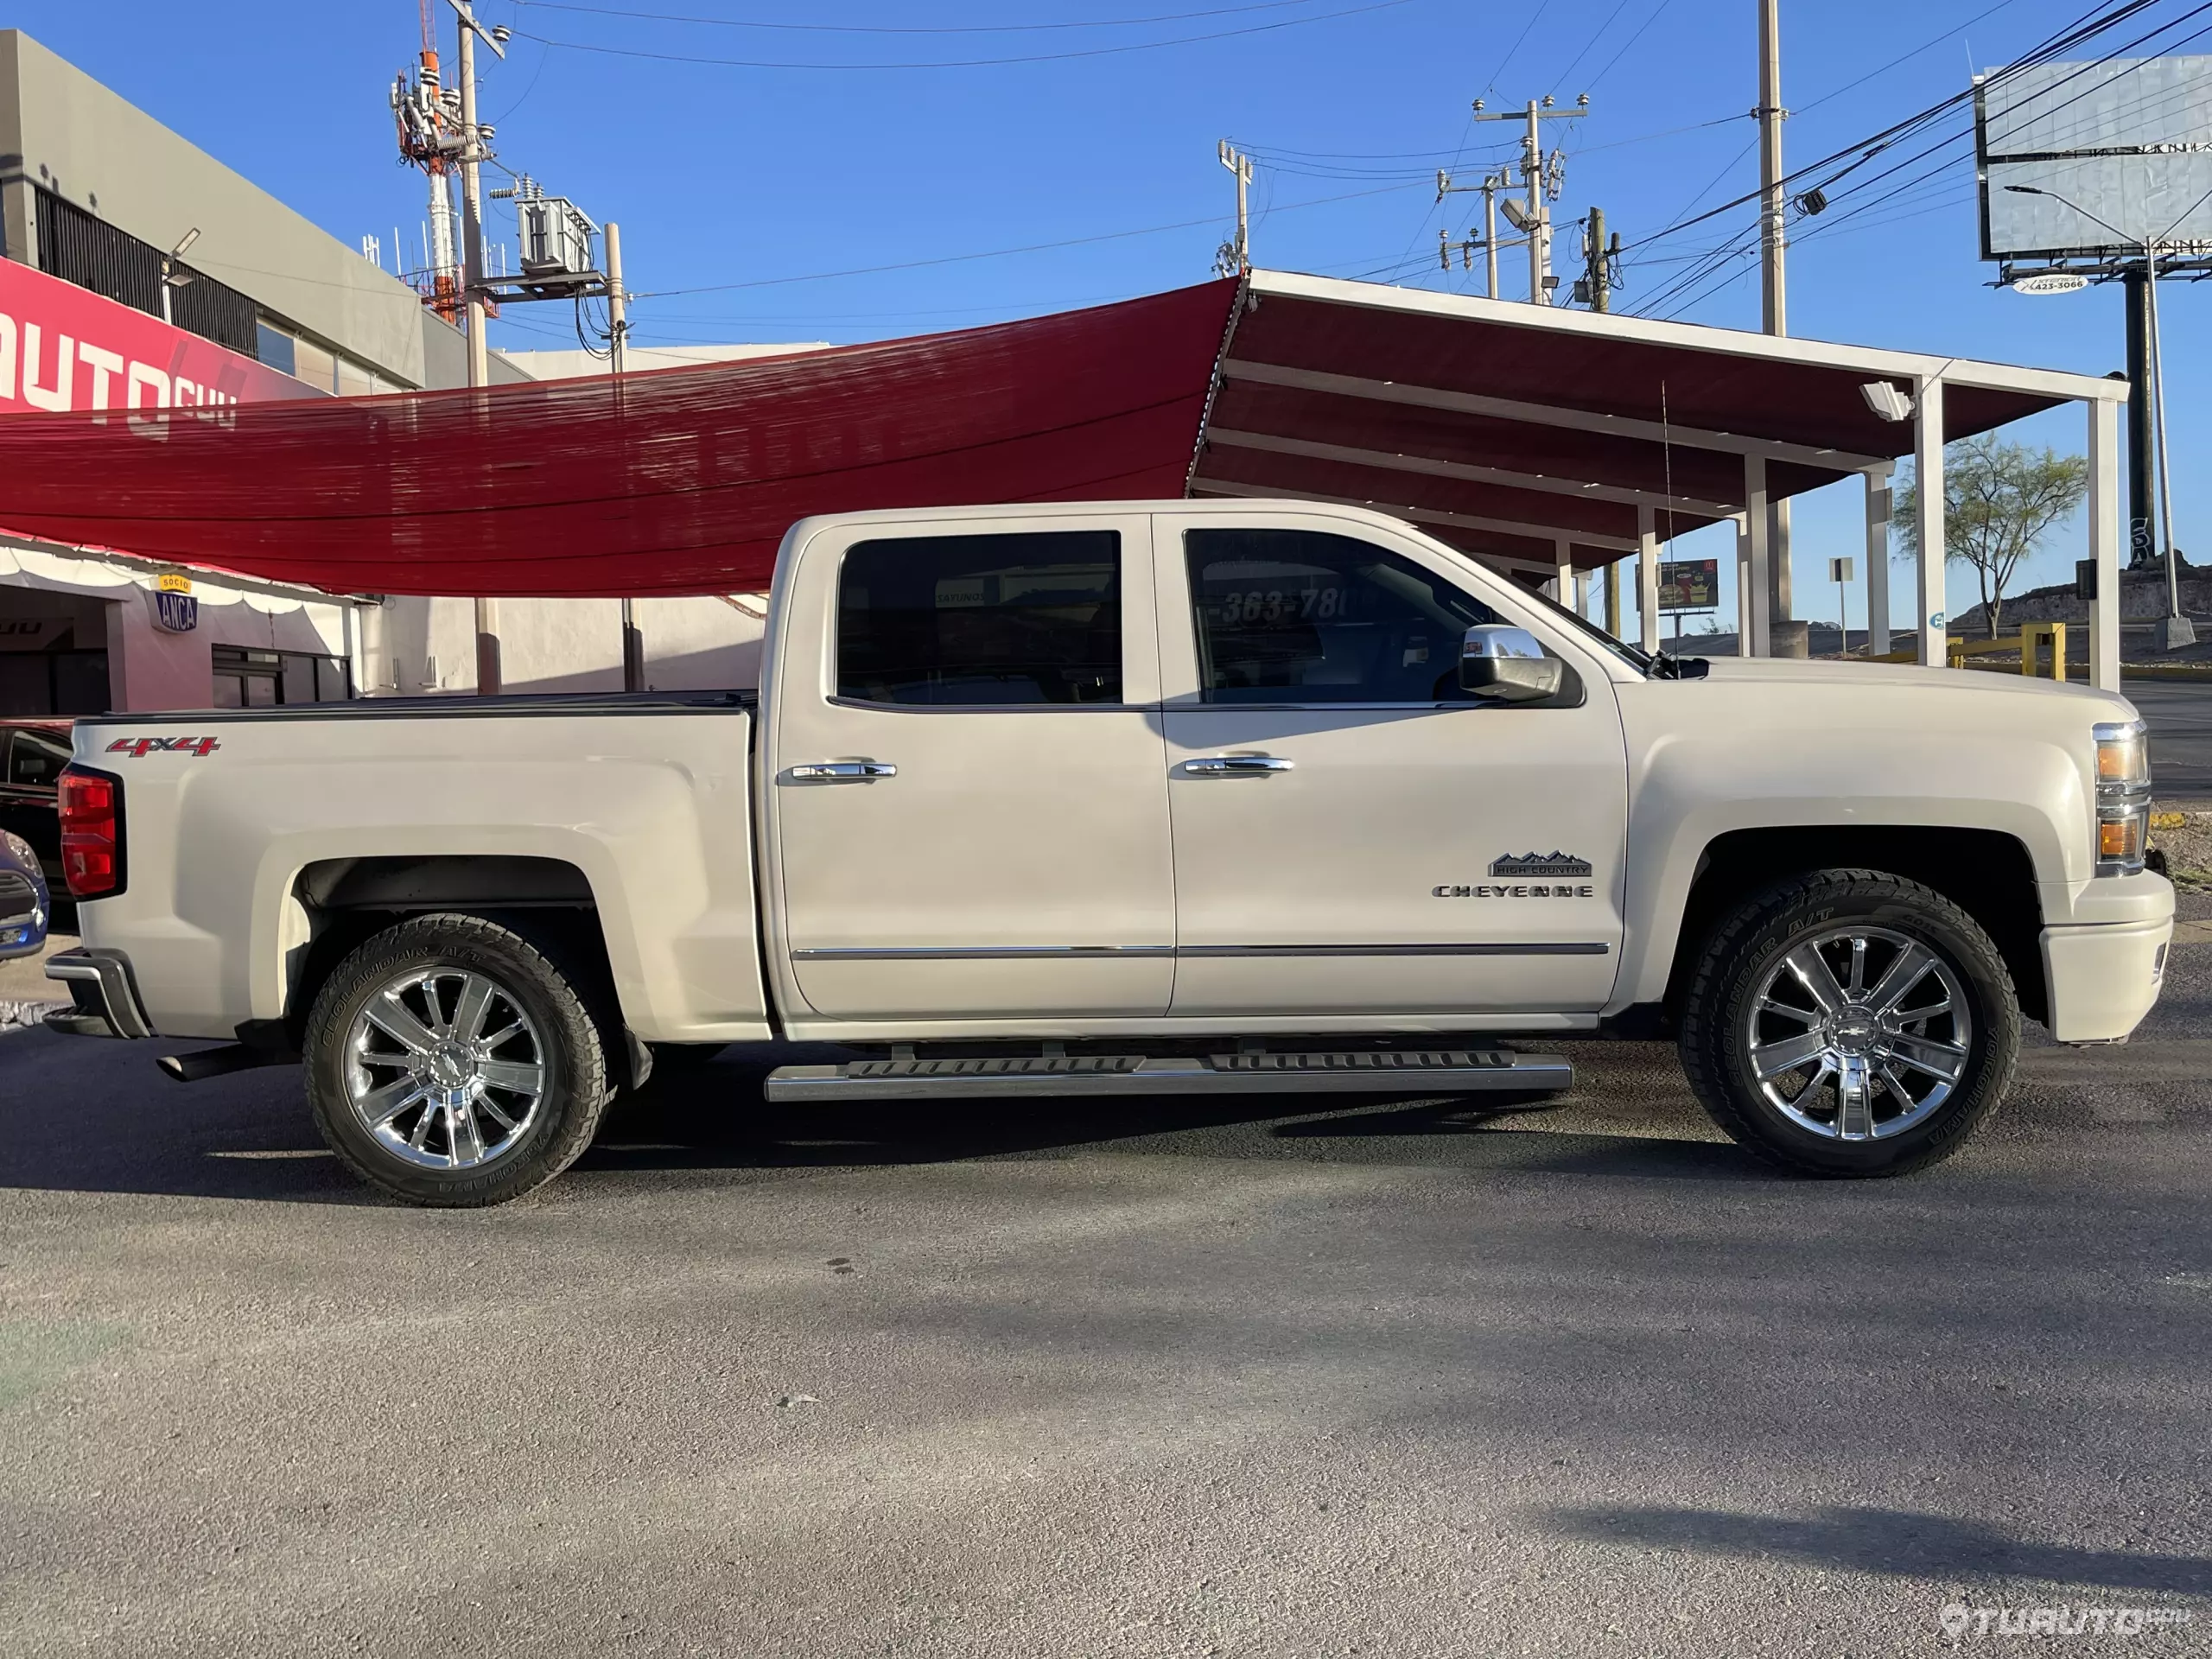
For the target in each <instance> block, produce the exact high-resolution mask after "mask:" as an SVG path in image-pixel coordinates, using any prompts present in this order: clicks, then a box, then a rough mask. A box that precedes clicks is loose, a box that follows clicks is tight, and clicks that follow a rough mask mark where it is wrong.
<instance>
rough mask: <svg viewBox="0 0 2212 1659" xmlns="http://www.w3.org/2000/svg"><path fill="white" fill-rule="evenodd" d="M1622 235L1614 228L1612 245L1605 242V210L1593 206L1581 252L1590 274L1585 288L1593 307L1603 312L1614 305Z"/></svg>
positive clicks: (1585, 278)
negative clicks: (1614, 263) (1616, 261)
mask: <svg viewBox="0 0 2212 1659" xmlns="http://www.w3.org/2000/svg"><path fill="white" fill-rule="evenodd" d="M1620 239H1621V238H1620V232H1618V231H1616V232H1613V245H1612V246H1611V247H1608V246H1607V245H1606V244H1605V209H1604V208H1602V207H1592V209H1591V210H1590V221H1589V224H1588V226H1586V228H1585V231H1584V234H1583V239H1582V255H1583V258H1584V260H1585V261H1586V264H1587V267H1588V275H1587V276H1586V277H1584V278H1583V281H1584V283H1586V284H1587V289H1586V291H1587V292H1588V294H1589V296H1590V308H1591V309H1592V311H1596V312H1599V313H1604V312H1607V311H1611V309H1612V308H1613V277H1612V260H1613V256H1614V255H1615V254H1616V253H1617V252H1618V251H1619V245H1620Z"/></svg>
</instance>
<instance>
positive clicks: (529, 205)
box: [515, 196, 599, 277]
mask: <svg viewBox="0 0 2212 1659" xmlns="http://www.w3.org/2000/svg"><path fill="white" fill-rule="evenodd" d="M515 216H516V219H518V222H519V228H520V231H521V237H520V242H521V255H522V271H523V275H524V277H577V276H582V275H583V274H584V273H586V272H588V271H590V270H594V269H595V267H594V265H593V264H592V249H591V244H592V238H594V236H596V235H598V234H599V226H596V225H594V224H593V223H592V222H591V219H590V217H589V216H588V214H586V213H585V212H584V210H583V209H582V208H581V207H577V206H576V205H575V203H574V202H572V201H570V200H568V198H566V197H565V196H530V197H525V198H523V199H521V200H518V201H517V202H516V203H515Z"/></svg>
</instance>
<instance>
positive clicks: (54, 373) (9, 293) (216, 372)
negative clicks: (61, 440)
mask: <svg viewBox="0 0 2212 1659" xmlns="http://www.w3.org/2000/svg"><path fill="white" fill-rule="evenodd" d="M321 395H323V394H320V393H318V392H317V391H315V388H314V387H312V386H309V385H307V384H305V383H304V382H302V381H299V380H295V379H294V378H292V377H291V376H290V375H289V374H283V373H281V372H278V371H277V370H275V369H272V368H270V367H269V366H268V365H265V364H262V363H257V362H256V361H254V359H251V358H250V357H242V356H240V355H239V354H238V353H236V352H233V351H231V350H228V349H227V348H226V347H224V346H218V345H216V344H215V342H214V341H213V340H202V339H200V336H199V335H197V334H188V333H187V332H186V331H185V330H183V329H181V328H177V327H172V326H171V325H169V324H168V323H166V322H163V321H162V320H161V319H160V318H159V317H149V316H148V315H146V314H145V313H144V312H143V311H140V310H137V309H136V308H133V307H131V306H128V305H124V304H121V303H119V302H117V301H114V300H111V299H108V298H106V297H105V296H102V295H99V294H95V293H92V291H91V290H90V289H82V288H79V287H77V286H76V285H75V284H74V283H65V282H63V281H61V280H60V278H59V277H49V276H48V275H47V274H46V273H45V272H44V271H41V270H32V269H31V267H30V266H29V265H25V264H17V263H16V261H15V260H13V259H0V414H13V413H16V412H18V411H22V410H48V411H61V410H85V409H218V408H222V407H225V406H227V405H229V404H251V403H270V402H273V401H275V400H277V399H278V398H289V397H318V396H321Z"/></svg>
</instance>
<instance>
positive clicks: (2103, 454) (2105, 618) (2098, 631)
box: [2088, 397, 2120, 691]
mask: <svg viewBox="0 0 2212 1659" xmlns="http://www.w3.org/2000/svg"><path fill="white" fill-rule="evenodd" d="M2088 413H2089V557H2090V559H2091V561H2092V562H2093V563H2094V566H2095V569H2096V582H2097V596H2096V597H2095V598H2094V599H2093V600H2091V601H2089V683H2090V684H2091V685H2094V686H2095V687H2096V688H2097V690H2100V691H2117V690H2120V405H2119V404H2117V403H2115V402H2113V400H2112V399H2110V398H2106V397H2095V398H2092V399H2090V401H2089V410H2088Z"/></svg>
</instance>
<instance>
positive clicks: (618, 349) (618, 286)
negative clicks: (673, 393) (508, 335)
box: [605, 220, 645, 691]
mask: <svg viewBox="0 0 2212 1659" xmlns="http://www.w3.org/2000/svg"><path fill="white" fill-rule="evenodd" d="M605 234H606V238H607V348H608V351H609V353H611V357H610V361H609V363H608V367H609V369H610V370H611V372H612V373H613V380H614V430H615V433H616V435H617V437H618V439H619V438H620V435H622V433H623V432H624V430H625V429H624V426H623V421H622V415H623V410H622V353H623V348H624V346H626V344H627V343H628V340H629V337H630V302H629V296H628V295H627V294H626V293H625V292H624V291H623V288H622V227H621V226H620V225H617V224H615V223H613V221H612V220H609V221H608V223H607V230H606V233H605ZM622 689H623V690H625V691H642V690H645V634H644V632H642V631H641V630H640V629H639V626H638V607H637V601H635V600H632V599H631V598H630V597H629V596H628V595H627V594H625V595H624V596H623V600H622Z"/></svg>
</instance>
